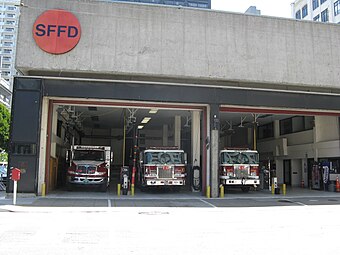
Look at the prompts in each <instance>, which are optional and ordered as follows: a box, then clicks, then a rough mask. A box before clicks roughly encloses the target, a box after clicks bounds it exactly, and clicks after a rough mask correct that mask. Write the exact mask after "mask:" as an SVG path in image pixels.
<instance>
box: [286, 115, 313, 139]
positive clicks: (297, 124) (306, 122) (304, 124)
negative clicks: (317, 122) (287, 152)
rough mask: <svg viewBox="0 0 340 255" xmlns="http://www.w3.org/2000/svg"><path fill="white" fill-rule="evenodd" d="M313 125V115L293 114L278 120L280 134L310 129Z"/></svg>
mask: <svg viewBox="0 0 340 255" xmlns="http://www.w3.org/2000/svg"><path fill="white" fill-rule="evenodd" d="M313 127H314V116H295V117H292V118H288V119H284V120H280V135H286V134H291V133H297V132H301V131H306V130H311V129H313Z"/></svg>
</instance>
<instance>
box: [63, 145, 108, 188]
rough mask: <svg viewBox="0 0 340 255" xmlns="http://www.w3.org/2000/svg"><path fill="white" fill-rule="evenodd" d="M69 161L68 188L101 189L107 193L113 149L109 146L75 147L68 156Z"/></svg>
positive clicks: (72, 147)
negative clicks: (81, 186) (77, 186)
mask: <svg viewBox="0 0 340 255" xmlns="http://www.w3.org/2000/svg"><path fill="white" fill-rule="evenodd" d="M66 158H68V161H69V168H68V170H67V178H66V179H67V187H68V189H69V190H71V189H72V187H73V186H75V185H84V186H90V187H99V188H100V190H101V191H103V192H105V191H106V190H107V187H108V186H109V183H110V164H111V162H112V155H111V148H110V147H108V146H89V145H73V146H71V150H70V151H68V155H67V156H66Z"/></svg>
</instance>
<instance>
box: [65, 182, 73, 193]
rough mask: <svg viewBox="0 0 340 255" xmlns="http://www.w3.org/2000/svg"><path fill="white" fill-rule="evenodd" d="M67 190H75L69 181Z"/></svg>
mask: <svg viewBox="0 0 340 255" xmlns="http://www.w3.org/2000/svg"><path fill="white" fill-rule="evenodd" d="M66 190H67V191H73V186H72V184H71V183H67V184H66Z"/></svg>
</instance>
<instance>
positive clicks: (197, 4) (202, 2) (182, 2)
mask: <svg viewBox="0 0 340 255" xmlns="http://www.w3.org/2000/svg"><path fill="white" fill-rule="evenodd" d="M108 1H109V2H137V3H148V4H164V5H176V6H187V7H193V8H203V9H211V0H176V1H175V0H108Z"/></svg>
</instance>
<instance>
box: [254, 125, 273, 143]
mask: <svg viewBox="0 0 340 255" xmlns="http://www.w3.org/2000/svg"><path fill="white" fill-rule="evenodd" d="M258 136H259V139H265V138H270V137H274V122H271V123H268V124H265V125H262V126H259V127H258Z"/></svg>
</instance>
